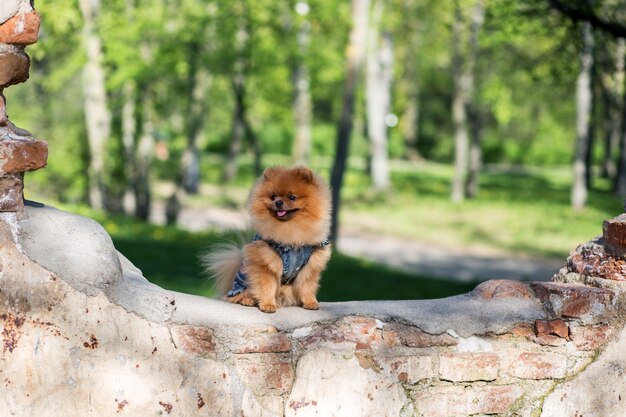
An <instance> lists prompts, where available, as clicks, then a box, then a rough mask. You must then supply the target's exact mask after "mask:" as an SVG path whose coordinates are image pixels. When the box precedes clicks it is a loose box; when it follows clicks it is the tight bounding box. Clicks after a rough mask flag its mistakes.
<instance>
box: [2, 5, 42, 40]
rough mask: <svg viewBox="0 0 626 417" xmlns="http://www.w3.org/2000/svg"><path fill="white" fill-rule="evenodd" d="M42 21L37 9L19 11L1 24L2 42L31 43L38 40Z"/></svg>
mask: <svg viewBox="0 0 626 417" xmlns="http://www.w3.org/2000/svg"><path fill="white" fill-rule="evenodd" d="M40 21H41V19H40V17H39V14H37V12H35V11H31V12H29V13H18V14H17V15H15V16H13V17H12V18H10V19H9V20H7V21H6V22H4V23H3V24H1V25H0V43H11V44H15V45H30V44H33V43H35V42H37V35H38V34H39V25H40Z"/></svg>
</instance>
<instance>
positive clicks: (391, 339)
mask: <svg viewBox="0 0 626 417" xmlns="http://www.w3.org/2000/svg"><path fill="white" fill-rule="evenodd" d="M383 339H384V341H385V346H387V347H392V346H398V345H402V346H408V347H416V348H423V347H431V346H454V345H456V344H457V343H458V341H457V340H456V339H455V338H454V337H452V336H450V335H449V334H447V333H443V334H438V335H432V334H429V333H426V332H424V331H422V330H420V329H418V328H417V327H412V326H406V325H404V324H400V323H388V324H385V327H384V329H383Z"/></svg>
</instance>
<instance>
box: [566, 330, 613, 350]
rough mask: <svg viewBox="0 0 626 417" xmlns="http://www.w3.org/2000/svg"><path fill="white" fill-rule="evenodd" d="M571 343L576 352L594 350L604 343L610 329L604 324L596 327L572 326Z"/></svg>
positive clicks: (609, 333) (609, 334)
mask: <svg viewBox="0 0 626 417" xmlns="http://www.w3.org/2000/svg"><path fill="white" fill-rule="evenodd" d="M571 333H572V341H573V342H574V345H575V346H576V348H577V349H578V350H595V349H597V348H599V347H601V346H602V345H604V344H605V343H606V341H607V340H608V338H609V336H611V333H612V332H611V328H610V327H609V326H607V325H605V324H601V325H597V326H572V328H571Z"/></svg>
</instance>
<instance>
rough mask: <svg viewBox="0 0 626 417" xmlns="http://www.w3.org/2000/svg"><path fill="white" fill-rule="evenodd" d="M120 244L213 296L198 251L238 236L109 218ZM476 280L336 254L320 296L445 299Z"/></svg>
mask: <svg viewBox="0 0 626 417" xmlns="http://www.w3.org/2000/svg"><path fill="white" fill-rule="evenodd" d="M102 223H103V225H104V226H105V228H106V229H107V230H108V232H109V233H110V234H111V236H112V238H113V242H114V244H115V246H116V248H117V249H118V250H119V251H120V252H122V253H123V254H124V255H125V256H126V257H127V258H128V259H130V260H131V262H133V263H134V264H135V265H136V266H137V267H138V268H139V269H141V270H142V272H143V273H144V275H145V276H146V277H147V278H148V279H149V280H150V281H151V282H153V283H155V284H157V285H160V286H162V287H164V288H168V289H171V290H175V291H181V292H187V293H192V294H200V295H206V296H212V295H213V294H212V293H211V285H210V282H209V281H208V280H207V279H206V278H205V277H203V275H202V272H201V268H200V264H199V262H198V255H199V254H200V253H202V252H203V251H205V250H207V249H208V248H209V247H210V245H211V244H212V243H216V242H220V241H222V242H223V241H224V240H229V239H230V240H233V239H235V237H234V236H224V235H218V234H212V233H190V232H185V231H181V230H179V229H176V228H171V227H161V226H154V225H146V224H142V223H138V222H134V221H132V220H130V219H127V218H118V219H108V220H104V221H103V222H102ZM475 285H476V283H457V282H454V281H451V280H445V279H444V280H441V279H433V278H428V277H420V276H414V275H410V274H406V273H402V272H397V271H394V270H391V269H389V268H385V267H383V266H380V265H377V264H373V263H371V262H368V261H365V260H361V259H357V258H353V257H350V256H346V255H342V254H340V253H335V254H334V255H333V257H332V259H331V261H330V263H329V265H328V269H327V270H326V271H325V272H324V275H323V278H322V287H321V290H320V293H319V299H320V301H348V300H384V299H403V298H408V299H410V298H420V299H423V298H441V297H447V296H449V295H454V294H460V293H463V292H467V291H469V290H471V289H472V288H473V287H474V286H475Z"/></svg>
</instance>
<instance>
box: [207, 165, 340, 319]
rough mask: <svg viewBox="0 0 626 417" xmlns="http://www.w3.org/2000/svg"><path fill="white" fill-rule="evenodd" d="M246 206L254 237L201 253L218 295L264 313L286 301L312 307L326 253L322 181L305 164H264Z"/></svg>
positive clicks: (327, 202)
mask: <svg viewBox="0 0 626 417" xmlns="http://www.w3.org/2000/svg"><path fill="white" fill-rule="evenodd" d="M248 209H249V212H250V219H251V222H252V227H253V229H254V231H255V232H256V235H255V237H254V240H253V241H252V242H251V243H248V244H246V245H244V246H243V248H239V247H236V246H233V245H226V246H223V247H221V248H219V249H218V250H215V251H212V252H209V253H207V254H206V255H205V256H204V263H205V266H206V269H207V271H208V272H209V273H210V274H211V275H212V277H213V278H214V280H215V284H216V288H217V289H218V291H219V292H220V294H221V295H224V299H226V300H227V301H229V302H231V303H239V304H243V305H247V306H258V307H259V309H260V310H261V311H264V312H266V313H273V312H275V311H276V309H277V308H278V307H281V306H291V305H299V306H302V307H304V308H306V309H309V310H317V309H318V308H319V304H318V302H317V297H316V295H317V290H318V288H319V281H320V274H321V273H322V271H323V270H324V269H325V268H326V264H327V263H328V260H329V258H330V254H331V248H330V243H329V242H328V233H329V229H330V210H331V197H330V191H329V189H328V186H327V185H326V184H325V183H324V182H323V181H322V180H321V179H320V178H319V177H318V176H317V175H315V174H314V173H313V172H312V171H311V170H309V169H308V168H304V167H296V168H291V169H289V168H282V167H274V168H268V169H267V170H265V172H264V173H263V175H262V176H261V177H260V178H259V179H258V180H257V182H256V184H255V185H254V187H253V188H252V191H251V193H250V197H249V201H248Z"/></svg>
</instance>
